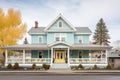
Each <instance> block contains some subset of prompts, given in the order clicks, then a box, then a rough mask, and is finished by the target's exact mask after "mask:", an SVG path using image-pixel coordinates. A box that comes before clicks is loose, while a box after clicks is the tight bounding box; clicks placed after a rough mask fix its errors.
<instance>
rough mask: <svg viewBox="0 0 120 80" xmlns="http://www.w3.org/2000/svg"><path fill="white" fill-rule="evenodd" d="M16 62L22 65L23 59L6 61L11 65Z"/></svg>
mask: <svg viewBox="0 0 120 80" xmlns="http://www.w3.org/2000/svg"><path fill="white" fill-rule="evenodd" d="M16 62H18V63H23V58H8V61H7V63H12V64H14V63H16Z"/></svg>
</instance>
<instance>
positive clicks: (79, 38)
mask: <svg viewBox="0 0 120 80" xmlns="http://www.w3.org/2000/svg"><path fill="white" fill-rule="evenodd" d="M79 40H81V43H80V42H79ZM78 44H83V36H78Z"/></svg>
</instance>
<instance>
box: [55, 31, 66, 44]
mask: <svg viewBox="0 0 120 80" xmlns="http://www.w3.org/2000/svg"><path fill="white" fill-rule="evenodd" d="M58 34H59V36H58ZM56 37H59V41H62V38H63V37H64V39H65V40H64V41H62V42H65V41H66V33H55V35H54V41H56V42H58V41H57V40H56Z"/></svg>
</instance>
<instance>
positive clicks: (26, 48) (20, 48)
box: [1, 44, 112, 50]
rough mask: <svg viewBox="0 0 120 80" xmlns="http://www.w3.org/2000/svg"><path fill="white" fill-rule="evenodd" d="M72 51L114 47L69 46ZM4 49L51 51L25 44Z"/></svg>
mask: <svg viewBox="0 0 120 80" xmlns="http://www.w3.org/2000/svg"><path fill="white" fill-rule="evenodd" d="M69 47H70V49H75V50H106V49H111V48H112V46H105V45H92V44H89V45H82V44H79V45H71V46H69ZM1 48H3V49H11V50H24V49H25V50H47V49H50V46H49V45H47V44H23V45H15V46H6V47H1Z"/></svg>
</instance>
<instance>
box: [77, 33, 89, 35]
mask: <svg viewBox="0 0 120 80" xmlns="http://www.w3.org/2000/svg"><path fill="white" fill-rule="evenodd" d="M75 34H89V35H91V33H75Z"/></svg>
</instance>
